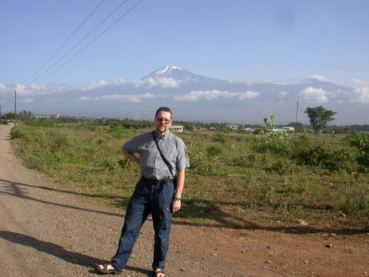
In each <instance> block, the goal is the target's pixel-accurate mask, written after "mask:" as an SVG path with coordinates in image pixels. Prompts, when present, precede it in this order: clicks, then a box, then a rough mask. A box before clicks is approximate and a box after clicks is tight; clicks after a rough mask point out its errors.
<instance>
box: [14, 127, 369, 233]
mask: <svg viewBox="0 0 369 277" xmlns="http://www.w3.org/2000/svg"><path fill="white" fill-rule="evenodd" d="M149 129H150V128H140V129H137V128H129V126H128V127H127V126H124V125H122V124H120V123H117V122H116V123H111V124H97V123H92V122H85V123H61V122H54V121H47V120H43V121H42V120H41V121H29V122H28V123H23V124H19V125H18V126H16V127H15V128H13V129H12V132H11V137H12V142H13V145H14V146H15V149H16V153H17V155H18V156H19V157H21V158H22V159H23V160H24V163H25V165H26V166H27V167H29V168H32V169H35V170H38V171H40V172H42V173H44V174H46V175H48V176H50V177H52V178H54V179H55V180H56V181H57V182H58V183H61V184H62V185H64V186H66V187H68V189H73V191H75V192H77V193H79V194H81V195H85V196H87V197H91V198H94V199H96V201H102V202H104V204H109V205H114V206H117V207H121V206H124V205H126V204H127V201H128V197H129V196H130V194H131V193H132V191H133V188H134V184H135V182H136V181H137V180H138V178H139V170H138V167H137V166H136V165H134V164H131V163H130V162H128V161H126V160H125V159H124V158H123V155H122V152H121V145H122V144H123V143H124V142H125V141H127V140H128V139H130V138H132V137H133V136H135V135H138V134H140V133H142V132H144V131H146V130H149ZM178 135H179V136H180V137H181V138H182V139H183V140H184V141H185V143H186V145H187V147H188V153H189V157H190V163H191V168H190V169H189V170H188V172H187V176H186V189H185V194H184V201H183V210H182V211H181V212H180V213H179V214H178V215H177V216H176V218H175V220H177V221H185V222H188V223H191V222H194V223H195V222H204V221H206V222H208V223H209V224H211V225H214V226H227V227H234V228H243V227H245V226H248V225H249V224H252V223H251V222H258V223H260V224H272V225H273V224H284V225H295V224H301V225H304V226H306V225H310V226H311V225H315V226H323V227H326V228H335V227H342V226H347V227H359V228H365V227H367V226H368V225H369V223H368V222H369V154H368V153H369V135H368V134H360V133H356V134H350V135H345V136H343V135H332V134H331V135H320V136H314V135H311V134H309V133H301V134H297V135H295V134H284V133H283V134H279V133H273V132H264V133H262V134H258V135H255V134H239V133H231V132H225V131H218V132H208V131H200V130H192V131H185V132H184V133H180V134H178Z"/></svg>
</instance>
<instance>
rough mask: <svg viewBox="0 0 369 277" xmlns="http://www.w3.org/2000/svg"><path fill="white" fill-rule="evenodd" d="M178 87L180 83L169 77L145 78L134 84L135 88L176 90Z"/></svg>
mask: <svg viewBox="0 0 369 277" xmlns="http://www.w3.org/2000/svg"><path fill="white" fill-rule="evenodd" d="M179 86H180V81H178V80H176V79H174V78H171V77H158V78H155V79H154V78H145V79H144V80H142V81H138V82H137V83H136V87H147V88H151V87H162V88H177V87H179Z"/></svg>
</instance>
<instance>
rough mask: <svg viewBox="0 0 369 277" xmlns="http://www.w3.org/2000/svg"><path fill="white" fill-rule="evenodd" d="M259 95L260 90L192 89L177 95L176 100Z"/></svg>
mask: <svg viewBox="0 0 369 277" xmlns="http://www.w3.org/2000/svg"><path fill="white" fill-rule="evenodd" d="M258 95H259V93H258V92H254V91H246V92H229V91H222V90H215V89H214V90H196V91H191V92H190V93H188V94H185V95H180V96H175V97H174V100H177V101H182V100H183V101H199V100H207V101H211V100H215V99H219V98H236V97H237V98H238V99H239V100H246V99H252V98H255V97H257V96H258Z"/></svg>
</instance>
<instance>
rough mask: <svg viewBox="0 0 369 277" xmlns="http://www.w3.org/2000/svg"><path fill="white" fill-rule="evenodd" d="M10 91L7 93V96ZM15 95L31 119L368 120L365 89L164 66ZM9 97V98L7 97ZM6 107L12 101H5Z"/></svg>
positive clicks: (368, 97)
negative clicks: (317, 111) (162, 111)
mask: <svg viewBox="0 0 369 277" xmlns="http://www.w3.org/2000/svg"><path fill="white" fill-rule="evenodd" d="M11 89H13V88H9V91H11ZM31 89H32V88H28V90H25V91H24V92H19V94H18V95H19V109H20V110H27V111H32V112H34V113H60V114H78V115H94V116H96V115H98V116H119V117H136V116H137V114H140V115H141V114H142V109H145V110H146V111H148V112H147V114H149V111H151V112H153V111H154V110H155V109H156V108H157V107H158V106H162V105H167V106H170V107H172V108H173V110H174V111H175V113H176V116H177V117H178V116H179V117H180V118H181V119H183V120H196V121H198V120H200V121H227V122H244V123H262V120H263V118H265V117H266V116H267V115H268V114H269V113H274V115H275V118H276V121H277V122H286V123H288V122H292V121H294V120H295V118H296V114H295V113H296V102H297V101H299V115H298V120H299V121H302V122H307V117H306V115H305V114H304V110H305V109H306V107H308V106H310V107H312V106H318V105H324V106H325V107H327V108H328V109H331V110H333V111H336V112H337V114H336V119H337V122H336V123H339V124H345V123H346V124H351V123H358V124H365V123H368V118H369V88H367V87H363V88H352V87H350V86H345V85H340V84H337V83H334V82H330V81H327V80H325V79H323V78H320V77H319V78H317V77H314V78H309V79H306V80H303V81H301V82H294V83H277V82H258V83H248V82H240V81H238V82H235V81H227V80H219V79H214V78H209V77H206V76H202V75H198V74H195V73H192V72H190V71H188V70H186V69H183V68H181V67H179V66H164V67H161V68H159V69H157V70H155V71H153V72H151V73H149V74H148V75H146V76H144V77H143V78H141V79H140V80H137V81H118V82H114V83H108V82H106V81H100V82H98V83H96V84H93V85H91V86H89V87H87V88H84V89H75V90H67V91H62V92H61V91H60V90H59V91H55V92H53V93H49V91H52V88H47V89H48V90H47V92H46V91H45V92H42V93H39V92H37V91H35V92H32V91H31ZM9 95H10V94H9ZM9 101H11V100H9Z"/></svg>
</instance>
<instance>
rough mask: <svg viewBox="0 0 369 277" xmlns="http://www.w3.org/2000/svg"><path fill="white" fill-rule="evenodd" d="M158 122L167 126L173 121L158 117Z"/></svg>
mask: <svg viewBox="0 0 369 277" xmlns="http://www.w3.org/2000/svg"><path fill="white" fill-rule="evenodd" d="M156 121H157V122H164V123H165V124H167V123H169V122H170V121H172V120H171V119H168V118H162V117H158V118H157V119H156Z"/></svg>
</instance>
